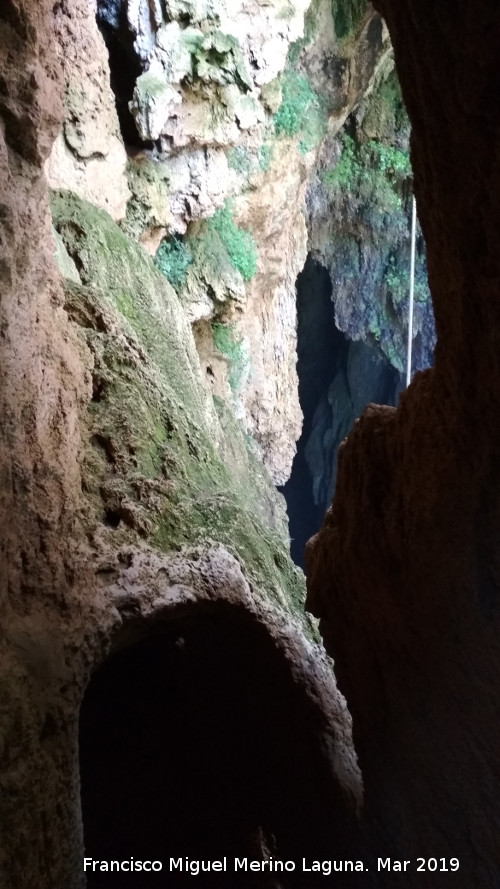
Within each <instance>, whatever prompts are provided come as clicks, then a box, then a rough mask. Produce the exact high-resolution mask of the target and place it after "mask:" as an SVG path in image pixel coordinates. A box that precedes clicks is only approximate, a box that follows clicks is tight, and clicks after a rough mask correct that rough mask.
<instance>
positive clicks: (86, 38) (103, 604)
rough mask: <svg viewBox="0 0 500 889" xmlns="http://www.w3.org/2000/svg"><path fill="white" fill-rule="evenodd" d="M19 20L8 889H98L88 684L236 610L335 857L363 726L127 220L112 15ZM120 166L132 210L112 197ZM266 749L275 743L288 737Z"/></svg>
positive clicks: (4, 44)
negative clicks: (90, 852)
mask: <svg viewBox="0 0 500 889" xmlns="http://www.w3.org/2000/svg"><path fill="white" fill-rule="evenodd" d="M0 26H1V27H0V53H1V61H2V65H1V68H2V72H3V73H2V75H1V90H0V116H1V126H0V169H1V180H2V181H1V187H2V192H1V208H2V209H1V214H0V225H1V232H0V245H1V250H2V254H1V265H0V272H1V279H2V300H1V313H2V320H1V330H2V338H1V350H2V363H1V387H0V397H1V408H2V417H3V423H2V430H1V436H2V438H1V476H0V477H1V479H2V484H1V513H0V514H1V522H2V527H1V532H2V533H1V572H0V577H1V581H0V583H1V586H0V591H1V595H0V603H1V604H0V607H1V613H2V629H3V635H2V641H1V649H0V708H1V714H2V716H1V736H0V741H1V751H2V776H1V782H2V794H1V798H0V809H1V813H0V815H1V823H2V836H1V842H0V881H1V884H2V885H3V886H6V887H7V886H8V887H9V889H10V887H12V889H25V887H26V889H28V887H31V886H35V885H36V886H37V887H39V889H77V887H81V886H82V885H84V882H85V880H84V875H83V872H82V863H81V862H82V856H83V825H82V815H81V808H80V776H79V761H78V724H79V712H80V705H81V701H82V697H83V695H84V693H85V688H86V686H87V685H88V682H89V679H90V676H91V674H92V672H93V671H95V670H96V669H97V668H98V667H99V665H101V664H102V663H103V662H105V661H106V659H107V657H108V656H109V654H110V652H112V651H116V650H118V649H123V650H127V649H130V648H131V647H133V646H134V645H136V644H138V643H139V642H140V640H141V639H144V638H146V637H148V635H149V634H151V635H154V636H155V637H158V636H160V637H161V636H162V633H165V634H166V637H168V638H171V636H172V633H173V631H172V630H171V623H172V622H173V621H176V622H177V623H176V626H178V627H179V628H180V630H181V632H180V636H181V637H182V632H184V627H185V625H188V626H189V627H192V626H193V625H195V626H197V627H198V630H197V632H202V631H203V630H204V628H209V627H210V626H211V623H212V618H213V619H214V620H215V618H216V616H217V614H219V613H220V612H221V611H223V612H224V613H226V612H227V611H228V612H230V615H236V616H237V619H236V618H234V620H233V617H230V619H229V623H228V624H226V626H227V627H228V630H227V632H229V634H230V633H231V632H234V633H235V634H237V633H238V627H239V628H240V629H241V627H243V629H244V632H245V633H246V632H247V631H248V632H250V634H251V636H252V633H253V630H252V631H251V630H250V629H249V628H252V627H253V628H254V630H255V632H256V633H257V637H258V638H260V639H264V640H266V641H265V642H264V647H265V648H266V650H269V647H270V649H271V650H272V651H273V652H274V653H273V655H272V660H273V663H274V664H279V665H280V666H279V670H280V671H281V673H280V675H282V676H284V677H286V679H285V680H284V681H285V682H286V683H290V684H291V687H292V688H293V700H294V701H295V702H296V703H295V705H294V706H296V711H295V712H296V717H297V720H298V723H299V724H303V725H305V726H307V727H308V728H307V732H308V737H309V740H308V742H307V745H306V748H307V747H310V744H312V745H313V746H314V745H315V749H316V753H315V754H314V757H313V761H314V765H313V766H312V775H311V774H310V773H308V772H307V770H306V772H304V771H303V770H302V768H301V758H302V757H303V750H304V746H303V742H302V741H301V742H300V744H297V746H296V747H294V753H293V754H291V756H290V760H289V763H290V765H289V766H288V765H287V766H286V768H287V769H288V776H286V775H285V778H286V783H287V786H288V787H290V788H295V789H297V788H298V787H299V786H300V787H301V788H302V789H301V791H300V794H298V795H295V797H294V799H295V800H296V801H300V800H301V799H302V800H304V801H305V802H306V803H307V807H310V806H312V805H313V802H314V805H316V806H317V805H318V799H320V798H321V800H322V802H321V804H320V805H319V807H318V808H317V814H316V816H315V819H316V820H315V822H314V823H316V824H317V823H318V822H321V820H322V818H321V817H320V815H319V813H321V812H323V813H324V818H325V824H326V825H327V829H326V830H325V838H324V844H325V845H324V848H325V850H326V842H327V840H328V843H329V842H330V841H331V835H332V832H335V833H336V835H338V836H339V838H340V837H341V835H342V833H343V831H344V829H346V827H347V825H348V824H349V823H350V821H351V819H352V816H353V812H354V811H355V810H356V809H357V808H358V807H359V804H360V801H361V796H362V787H361V778H360V775H359V770H358V768H357V763H356V757H355V754H354V750H353V747H352V740H351V725H350V717H349V714H348V712H347V710H346V707H345V702H344V700H343V698H342V696H341V695H340V694H339V693H338V691H337V689H336V686H335V680H334V678H333V673H332V669H331V662H330V661H329V660H328V658H327V657H326V655H325V652H324V650H323V649H322V646H321V645H320V643H319V641H318V636H317V632H316V630H315V628H314V626H313V625H312V623H311V621H310V620H309V619H308V618H307V617H306V616H305V615H304V612H303V604H304V584H303V577H302V575H301V574H300V572H298V571H297V570H296V569H295V568H294V566H293V564H292V563H291V561H290V559H289V555H288V534H287V528H286V521H285V515H284V509H283V503H282V499H281V498H280V497H279V495H278V494H277V493H276V491H275V489H274V487H273V484H272V481H271V479H270V477H269V474H268V472H267V471H266V469H265V468H264V466H263V464H262V461H261V460H260V458H259V454H258V450H257V448H256V447H255V446H254V445H253V444H252V442H251V441H250V440H249V438H248V436H247V437H246V438H245V435H244V433H243V431H242V429H241V427H240V426H239V425H238V423H237V422H236V420H235V417H234V413H233V412H232V411H231V410H230V409H229V406H228V404H227V403H226V402H224V401H223V400H222V399H220V398H217V397H216V398H214V397H213V396H212V394H211V392H210V391H209V390H208V389H207V387H206V385H205V382H204V379H203V376H202V371H201V368H200V362H199V358H198V355H197V352H196V347H195V341H194V337H193V336H192V332H191V327H190V323H189V320H188V315H187V312H186V314H185V312H184V308H183V305H182V303H181V302H180V300H179V298H178V296H177V295H176V293H175V292H174V290H173V289H172V287H171V286H170V285H169V284H168V283H167V281H165V278H164V277H163V276H162V275H161V274H160V273H159V272H158V270H157V269H156V268H155V266H154V264H153V263H152V261H151V259H150V257H149V256H148V254H147V252H146V251H145V250H144V249H143V247H142V246H141V245H139V244H138V243H137V241H136V240H135V239H133V238H131V237H130V235H129V234H127V231H126V223H125V222H124V223H123V228H120V227H119V226H118V225H117V224H116V222H115V221H113V219H112V216H111V215H110V213H111V214H112V215H113V216H116V217H119V216H122V210H123V207H121V208H120V207H119V206H118V204H119V203H120V201H121V200H122V197H120V195H122V196H123V195H124V193H125V191H124V189H125V186H124V184H123V183H124V180H123V146H121V148H120V151H119V156H120V160H119V163H118V166H117V168H116V169H115V167H114V164H112V161H111V157H112V154H113V151H114V148H113V146H115V147H116V145H117V142H116V140H117V138H118V136H117V133H118V130H117V128H116V120H117V118H116V116H115V113H114V111H113V108H112V105H111V103H110V92H109V88H108V87H107V85H106V77H105V72H104V67H103V65H104V61H103V60H104V51H103V44H102V41H101V40H100V37H99V35H98V32H97V30H95V28H96V26H95V21H94V19H93V17H92V16H89V15H88V10H87V8H85V9H84V4H79V3H78V2H75V3H71V4H70V3H68V4H62V5H58V6H57V7H56V9H55V10H54V8H53V6H52V4H48V3H45V2H42V3H39V4H36V5H33V4H31V3H28V2H20V3H10V2H8V3H7V4H6V5H5V4H4V6H3V7H2V10H1V13H0ZM93 29H94V30H93ZM70 32H72V35H73V38H74V39H75V41H76V42H79V41H81V45H82V53H81V55H79V54H78V53H77V52H76V51H75V47H74V46H73V45H72V44H71V41H70ZM72 60H73V61H72ZM73 63H74V64H75V65H76V66H77V67H76V70H75V71H73V70H72V64H73ZM75 84H76V85H77V86H78V87H79V91H78V94H75V91H74V90H75V89H76V87H75ZM91 84H93V86H94V88H95V89H94V90H91V89H90V85H91ZM64 97H65V99H66V104H65V106H64V107H63V102H62V99H63V98H64ZM79 102H84V108H83V110H82V108H81V107H80V110H79V105H78V103H79ZM75 103H76V104H75ZM85 103H87V104H85ZM87 112H88V113H89V115H90V116H91V117H90V119H91V120H92V121H93V125H94V130H92V126H90V124H88V121H87ZM101 124H102V129H101ZM61 125H62V127H63V130H62V133H63V136H64V143H63V142H61V139H60V137H59V136H58V133H59V127H60V126H61ZM108 126H109V130H108ZM103 134H104V135H103ZM94 136H95V139H96V144H97V145H98V148H97V151H96V152H95V154H96V155H97V156H94V154H90V153H89V152H90V151H91V146H92V144H93V139H94ZM101 136H102V138H101ZM53 145H56V148H54V149H53V151H54V152H55V153H53V154H51V148H52V146H53ZM61 145H63V146H64V156H65V158H66V160H65V161H64V163H62V162H61V163H62V166H61V167H59V166H58V164H57V161H56V157H57V151H58V150H59V149H58V147H57V146H59V147H60V146H61ZM66 161H68V164H69V167H68V168H67V167H66V166H65V163H66ZM94 162H95V164H96V165H97V166H95V164H94ZM45 164H47V167H46V169H47V175H48V176H49V178H50V182H51V183H52V185H53V186H55V185H58V186H65V185H66V186H67V185H68V184H69V182H68V180H67V179H66V178H65V177H66V171H67V169H69V168H70V169H71V185H72V188H73V189H74V190H73V192H68V190H67V189H64V188H62V189H61V190H58V191H55V192H54V193H53V194H52V202H51V213H49V195H48V188H47V180H46V178H45V175H44V171H43V168H44V165H45ZM108 164H112V166H113V175H115V174H116V177H117V178H116V179H113V180H112V182H113V187H114V186H116V189H117V191H116V192H115V193H114V196H115V197H116V199H117V202H118V203H117V204H115V203H113V202H112V201H111V197H112V189H111V188H110V189H109V191H105V190H104V189H101V186H100V185H98V184H97V183H98V182H99V183H102V181H106V182H107V174H106V173H105V170H106V169H108ZM109 169H110V168H109ZM96 170H99V171H100V172H99V173H98V174H97V173H95V171H96ZM80 173H82V176H80ZM94 173H95V175H96V176H97V177H98V178H97V179H96V178H95V177H94ZM69 175H70V173H68V176H69ZM101 176H102V177H103V179H101V178H99V177H101ZM59 177H61V178H59ZM110 177H111V173H110ZM129 181H130V180H129ZM89 198H90V199H91V200H90V201H89V200H88V199H89ZM108 198H109V199H108ZM118 198H119V200H118ZM243 212H244V204H242V210H241V213H242V214H243ZM51 222H52V223H53V226H54V228H51ZM54 231H55V235H54ZM293 237H294V236H293ZM54 256H56V258H57V262H58V265H59V268H60V269H61V272H59V271H58V268H57V266H56V263H55V261H54ZM242 615H243V617H242ZM186 622H187V623H186ZM245 628H246V629H245ZM207 634H208V635H209V633H208V629H207ZM173 635H174V636H175V635H176V634H175V633H173ZM252 638H256V637H255V634H254V635H253V636H252ZM253 654H254V655H255V659H256V660H255V661H253V663H256V662H259V646H256V648H255V650H254V653H253ZM251 664H252V659H250V661H249V665H250V666H251ZM230 669H231V664H229V665H224V671H225V673H227V672H228V671H229V672H230ZM261 682H262V683H264V682H265V677H261ZM221 683H222V685H221V688H222V686H223V676H221ZM228 712H230V711H229V710H228ZM245 718H246V719H247V718H248V714H247V715H246V716H245ZM227 730H228V731H229V727H228V729H227ZM309 733H310V734H309ZM256 743H258V744H259V745H260V746H261V747H264V748H266V747H267V746H268V745H269V747H270V749H271V748H272V747H273V744H276V736H274V737H273V735H272V732H271V733H270V735H265V734H264V735H262V734H260V735H259V737H258V739H257V742H256ZM280 749H281V748H280ZM222 753H223V751H222ZM280 762H281V759H280ZM215 765H216V768H217V769H219V770H221V769H222V768H223V759H221V760H220V761H217V762H216V764H215ZM311 777H312V778H313V779H314V780H313V781H312V783H311V780H310V779H311ZM187 780H188V779H187ZM316 781H317V783H314V782H316ZM192 790H193V792H194V791H195V790H196V788H195V786H194V785H192ZM294 793H295V791H294ZM258 794H261V796H260V797H259V796H258ZM258 794H257V802H258V800H259V799H260V801H261V803H262V801H263V799H264V797H265V788H262V787H260V788H259V789H258ZM287 805H288V803H287ZM306 810H307V808H306ZM269 818H270V821H269V824H268V825H267V833H266V836H265V837H264V838H262V839H259V840H258V842H257V841H254V840H252V837H254V836H257V837H261V835H262V830H263V825H262V824H261V823H257V822H258V821H259V818H258V816H256V817H255V819H254V821H253V822H252V824H251V825H249V824H247V823H245V824H243V823H242V825H241V831H242V835H243V836H244V837H246V840H247V841H248V842H250V841H251V840H252V842H254V847H255V842H257V846H256V847H255V848H256V849H257V854H263V852H264V850H265V849H266V848H268V847H269V843H271V839H272V836H274V837H275V838H276V839H275V840H272V842H276V843H277V846H276V847H274V846H273V851H276V853H277V854H279V849H280V842H281V841H280V836H281V837H282V841H283V842H284V844H285V845H284V848H286V846H287V844H288V843H290V842H292V840H293V836H294V833H293V830H295V831H296V829H297V828H296V826H295V827H294V828H293V826H290V825H288V826H287V822H286V818H285V813H284V810H283V811H281V812H280V810H279V807H278V808H276V805H275V806H274V809H273V810H272V811H271V813H270V816H269ZM297 823H298V821H297V819H296V821H295V824H297ZM312 824H313V821H311V825H312ZM292 828H293V829H292ZM306 833H307V831H306ZM304 836H306V834H304ZM308 837H309V839H308V840H307V842H308V843H312V841H313V839H314V835H313V833H310V834H308Z"/></svg>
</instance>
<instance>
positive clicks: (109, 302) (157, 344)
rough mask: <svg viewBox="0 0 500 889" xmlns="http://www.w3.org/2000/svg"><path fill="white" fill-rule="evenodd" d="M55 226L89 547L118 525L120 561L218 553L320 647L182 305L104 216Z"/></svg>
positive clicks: (62, 202) (79, 205) (283, 540)
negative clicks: (82, 426)
mask: <svg viewBox="0 0 500 889" xmlns="http://www.w3.org/2000/svg"><path fill="white" fill-rule="evenodd" d="M52 212H53V220H54V225H55V227H56V229H57V231H58V232H59V233H60V235H61V237H62V239H63V241H64V244H65V248H66V250H67V251H68V253H69V254H70V255H71V256H72V257H73V259H75V260H76V261H77V264H78V268H79V271H80V277H81V280H82V282H83V283H82V284H81V285H78V284H76V283H73V282H70V281H68V282H67V286H66V308H67V311H68V313H69V315H70V318H71V319H72V320H73V322H75V323H76V324H78V326H79V328H80V331H81V335H82V336H83V337H84V338H85V341H86V343H87V346H88V348H89V350H90V352H91V354H92V357H93V370H92V376H93V389H94V398H93V401H92V402H91V404H90V405H89V412H88V417H87V427H88V431H87V432H86V438H87V440H88V445H87V447H86V450H85V454H84V458H83V460H82V480H83V489H84V492H85V498H86V503H87V506H86V512H85V516H86V519H85V520H86V521H87V522H88V523H89V533H92V529H93V528H94V527H95V525H96V524H98V523H99V522H101V521H105V519H106V517H109V516H110V515H112V516H113V517H114V520H115V522H116V527H115V526H113V529H112V531H111V530H110V529H109V528H108V530H109V532H110V533H112V534H113V540H114V545H116V546H117V547H118V546H120V545H130V544H134V545H136V544H137V541H138V539H143V540H144V541H145V542H146V543H147V544H148V545H149V546H152V547H155V548H157V549H159V550H160V551H164V552H169V551H172V550H176V549H179V548H181V547H183V546H189V547H191V546H193V545H195V546H196V545H203V546H208V545H211V544H213V543H220V544H222V545H223V546H225V547H226V548H227V549H228V550H229V551H230V552H232V553H233V554H234V555H235V556H236V558H238V559H239V560H240V562H241V564H242V566H243V568H244V571H245V574H246V576H247V577H248V579H249V580H250V582H251V583H252V585H253V588H254V594H255V595H256V596H258V597H262V598H263V599H264V600H267V601H268V602H272V603H274V605H275V606H278V607H280V608H281V609H284V610H287V611H288V612H289V613H292V614H293V615H295V616H296V617H297V619H299V620H301V621H302V625H303V628H304V631H305V632H306V633H307V634H308V635H309V636H312V635H313V631H312V629H311V627H310V625H309V623H308V620H307V619H306V618H305V616H304V614H303V603H304V583H303V577H302V575H301V574H300V572H298V571H297V569H295V567H294V566H293V564H292V563H291V561H290V558H289V555H288V535H287V524H286V516H285V511H284V507H283V505H282V501H281V499H280V498H279V496H278V495H277V493H276V491H275V489H274V486H273V485H272V483H271V480H270V478H269V476H268V474H267V472H266V471H265V469H264V467H263V466H262V463H261V462H260V460H259V458H258V457H257V455H256V454H255V453H254V452H253V449H252V446H251V443H249V442H248V441H246V440H245V437H244V434H243V432H242V430H241V428H240V426H239V424H238V423H237V421H236V419H235V417H234V415H233V414H232V412H231V410H230V409H229V406H228V405H226V404H224V403H223V402H221V401H219V400H217V403H216V404H215V405H214V404H213V402H212V399H211V398H210V396H209V395H208V393H207V391H206V389H205V387H204V384H203V381H202V379H201V372H200V368H199V362H198V357H197V355H196V350H195V347H194V341H193V340H192V335H191V329H190V326H189V324H188V323H187V322H186V321H185V320H184V316H183V312H182V309H181V306H180V304H179V301H178V298H177V296H176V294H175V292H174V291H173V289H172V288H171V287H170V285H169V284H168V283H167V281H166V280H165V278H164V277H163V276H162V275H161V274H160V273H159V272H158V271H157V269H156V268H155V266H154V264H153V262H152V261H151V260H150V259H149V258H148V257H147V256H146V255H145V254H144V251H143V250H142V249H141V248H140V247H139V246H138V245H136V244H135V243H133V242H132V241H131V240H130V239H128V238H127V237H125V236H124V234H123V232H121V231H120V229H119V228H118V227H117V226H116V225H115V224H114V223H113V222H112V220H111V219H110V218H109V216H108V215H107V214H106V213H104V212H103V211H101V210H98V209H97V208H95V207H93V206H91V205H89V204H86V203H85V202H83V201H81V200H80V199H78V198H76V197H75V196H74V195H70V194H67V193H59V194H57V195H55V196H54V199H53V202H52Z"/></svg>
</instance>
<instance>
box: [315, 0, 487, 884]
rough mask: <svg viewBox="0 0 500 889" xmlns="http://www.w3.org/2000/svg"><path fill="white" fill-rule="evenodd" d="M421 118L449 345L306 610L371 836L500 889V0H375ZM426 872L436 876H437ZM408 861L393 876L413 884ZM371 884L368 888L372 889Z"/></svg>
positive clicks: (360, 461)
mask: <svg viewBox="0 0 500 889" xmlns="http://www.w3.org/2000/svg"><path fill="white" fill-rule="evenodd" d="M376 5H377V7H379V8H380V10H381V11H382V12H383V13H384V15H385V16H386V19H387V22H388V25H389V28H390V31H391V36H392V39H393V43H394V49H395V56H396V64H397V67H398V73H399V76H400V80H401V84H402V89H403V95H404V97H405V101H406V104H407V108H408V112H409V115H410V119H411V121H412V126H413V135H412V162H413V168H414V174H415V189H416V194H417V200H418V209H419V217H420V221H421V224H422V230H423V232H424V236H425V238H426V243H427V251H428V267H429V280H430V287H431V292H432V296H433V302H434V312H435V317H436V327H437V335H438V342H437V347H436V353H435V367H434V368H433V369H432V370H430V371H426V372H424V373H422V374H419V375H417V377H416V378H415V380H414V381H413V383H412V385H411V387H410V388H409V390H408V392H407V393H406V394H405V395H404V397H401V400H400V406H399V408H398V410H397V411H395V410H391V409H388V408H385V409H384V408H375V407H372V408H370V409H368V410H367V411H366V412H365V414H364V415H363V417H362V418H361V420H360V421H359V422H358V423H357V424H356V425H355V427H354V430H353V432H352V433H351V435H350V437H349V439H348V440H347V442H346V444H345V446H344V448H343V450H342V453H341V458H340V465H339V474H338V481H337V492H336V495H335V499H334V503H333V506H332V508H331V510H330V511H329V513H328V514H327V517H326V519H325V522H324V525H323V528H322V530H321V531H320V533H319V535H318V536H317V537H316V538H315V539H314V540H313V541H312V543H311V545H310V550H309V556H308V566H309V571H310V575H309V581H308V583H309V595H308V604H309V607H310V608H312V609H313V611H314V612H315V613H316V614H317V615H319V616H320V617H321V629H322V632H323V634H324V638H325V641H326V644H327V647H328V649H329V651H330V652H331V653H332V655H333V656H334V657H335V665H336V670H337V673H338V676H339V681H340V684H341V688H342V689H343V691H344V693H345V694H346V697H347V700H348V704H349V706H350V709H351V712H352V714H353V724H354V737H355V742H356V745H357V750H358V753H359V756H360V763H361V767H362V771H363V775H364V781H365V789H366V809H365V830H366V836H367V837H368V842H369V843H370V844H371V846H372V848H373V849H374V853H375V854H380V853H379V852H378V851H377V850H379V849H383V850H384V852H383V854H384V855H391V856H395V857H397V858H411V859H413V860H415V857H416V856H417V855H422V856H424V857H426V858H427V857H430V856H435V857H439V856H446V857H447V858H449V857H450V856H455V857H458V858H459V859H460V870H459V871H458V872H457V873H454V874H451V873H440V874H439V877H438V875H437V874H436V875H434V877H435V878H436V883H435V884H436V885H440V886H443V887H444V886H448V885H449V886H450V887H451V886H453V887H455V889H457V887H460V889H462V887H464V889H466V887H467V889H468V887H470V886H471V885H474V886H481V887H482V889H483V887H484V889H494V887H497V886H498V873H499V866H500V855H499V847H498V831H499V828H500V821H499V817H500V816H499V805H498V787H499V782H500V771H499V760H498V749H497V742H496V738H497V737H498V733H499V728H500V726H499V711H498V706H497V704H496V701H497V689H498V686H499V683H500V641H499V640H500V634H499V629H500V628H499V620H500V611H499V608H498V591H499V584H500V574H499V565H500V561H499V551H498V539H499V531H500V500H499V490H500V488H499V477H498V476H499V472H498V467H499V457H500V454H499V436H498V414H499V402H500V357H499V356H500V339H499V337H500V334H499V331H500V317H499V312H500V304H499V301H498V286H499V281H500V265H499V257H500V245H499V243H498V240H499V232H500V225H499V223H500V220H499V212H500V211H499V206H498V201H497V200H496V195H497V194H498V192H499V188H500V167H499V157H498V151H497V146H498V140H499V138H500V131H499V119H498V114H497V111H496V105H495V102H494V101H493V100H492V90H493V93H494V90H495V87H494V84H497V83H498V79H499V76H500V61H499V55H498V41H497V35H498V33H499V29H500V11H499V10H498V8H497V7H496V6H495V7H493V6H492V5H491V4H490V3H483V2H480V3H478V4H475V5H474V9H473V10H472V8H471V6H470V4H468V3H466V2H457V3H455V4H453V8H451V7H445V6H443V5H440V7H439V10H438V9H437V8H436V6H435V5H434V4H431V3H421V4H417V5H416V4H414V3H410V2H409V0H404V2H401V0H394V2H392V0H384V2H382V0H380V2H377V4H376ZM434 877H432V878H431V875H430V874H429V875H428V880H429V882H430V881H431V879H432V880H434ZM426 879H427V878H426V877H425V876H423V875H422V874H417V873H415V872H414V871H412V872H411V873H407V874H406V875H405V877H404V881H405V886H408V887H412V886H415V887H417V886H421V885H422V882H423V881H424V882H425V880H426ZM400 881H401V877H400V876H399V877H398V875H397V874H396V873H395V874H394V875H391V874H389V873H387V875H384V883H383V885H384V886H388V887H389V886H393V885H394V886H397V885H400ZM363 885H365V884H363Z"/></svg>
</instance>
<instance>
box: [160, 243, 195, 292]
mask: <svg viewBox="0 0 500 889" xmlns="http://www.w3.org/2000/svg"><path fill="white" fill-rule="evenodd" d="M192 261H193V254H192V253H191V250H190V248H189V244H185V243H184V242H183V241H180V240H179V239H178V238H168V239H165V240H163V241H162V242H161V244H160V246H159V247H158V250H157V252H156V256H155V259H154V262H155V265H156V267H157V268H158V269H159V271H160V272H161V273H162V275H164V276H165V278H166V279H167V281H168V282H169V284H171V285H172V287H173V288H174V289H175V290H180V289H181V288H182V287H183V285H184V284H185V283H186V274H187V270H188V268H189V266H190V265H191V263H192Z"/></svg>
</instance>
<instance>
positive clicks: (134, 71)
mask: <svg viewBox="0 0 500 889" xmlns="http://www.w3.org/2000/svg"><path fill="white" fill-rule="evenodd" d="M97 24H98V27H99V30H100V32H101V34H102V36H103V38H104V42H105V44H106V48H107V50H108V53H109V71H110V83H111V89H112V90H113V93H114V96H115V104H116V112H117V115H118V122H119V124H120V130H121V134H122V139H123V142H124V144H125V147H126V148H127V149H128V150H129V151H132V152H133V151H134V150H139V149H144V148H152V147H153V146H152V145H151V144H149V143H145V142H143V141H142V139H141V137H140V135H139V133H138V132H137V127H136V125H135V121H134V118H133V115H132V113H131V112H130V110H129V102H130V100H131V99H132V95H133V92H134V87H135V82H136V80H137V78H138V77H139V75H140V74H141V73H142V65H141V62H140V59H139V57H138V56H137V54H136V52H135V49H134V35H133V33H132V32H131V31H130V29H129V27H128V22H127V10H126V4H119V3H113V2H110V0H98V3H97Z"/></svg>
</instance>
